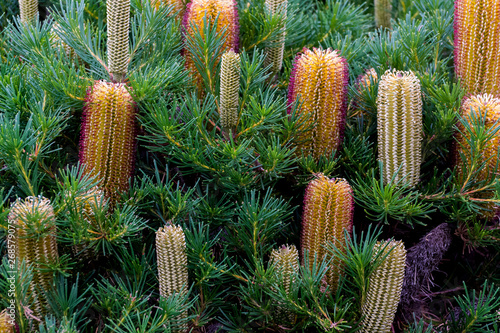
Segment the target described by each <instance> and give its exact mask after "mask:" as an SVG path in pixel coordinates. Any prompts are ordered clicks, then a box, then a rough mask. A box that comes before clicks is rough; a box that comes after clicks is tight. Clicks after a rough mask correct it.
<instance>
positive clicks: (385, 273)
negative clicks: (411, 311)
mask: <svg viewBox="0 0 500 333" xmlns="http://www.w3.org/2000/svg"><path fill="white" fill-rule="evenodd" d="M382 249H383V251H384V252H383V254H382V257H383V256H385V255H387V253H388V252H389V251H390V250H391V249H393V250H392V251H391V252H390V253H389V254H388V255H387V257H386V258H385V259H384V260H383V261H382V263H381V264H380V266H378V267H377V268H376V269H375V270H374V271H373V272H372V274H371V275H370V277H369V279H368V280H369V281H368V290H367V294H366V298H365V301H364V303H363V304H362V305H361V312H362V316H363V321H362V323H361V327H362V328H361V332H363V333H390V332H391V325H392V322H393V321H394V315H395V314H396V310H397V308H398V304H399V299H400V297H401V289H402V287H403V279H404V273H405V265H406V250H405V247H404V244H403V242H401V241H387V242H377V244H376V245H375V248H374V253H375V254H377V253H379V252H380V251H381V250H382Z"/></svg>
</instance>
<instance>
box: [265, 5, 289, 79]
mask: <svg viewBox="0 0 500 333" xmlns="http://www.w3.org/2000/svg"><path fill="white" fill-rule="evenodd" d="M265 3H266V8H267V10H268V12H269V13H270V14H272V15H279V16H280V17H281V19H282V20H283V21H286V12H287V6H288V1H287V0H266V2H265ZM285 36H286V31H285V22H283V31H282V32H281V33H280V34H279V37H278V38H277V39H276V40H273V41H272V43H273V44H278V45H276V46H273V47H266V49H265V53H266V60H265V65H266V66H268V65H271V76H270V78H271V79H273V78H274V77H275V76H276V75H277V74H278V73H279V72H280V70H281V66H282V65H283V51H284V50H285Z"/></svg>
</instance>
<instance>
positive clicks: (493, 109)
mask: <svg viewBox="0 0 500 333" xmlns="http://www.w3.org/2000/svg"><path fill="white" fill-rule="evenodd" d="M461 113H462V117H463V118H464V119H465V120H466V121H468V122H469V123H470V122H472V121H473V119H476V121H477V120H479V119H481V117H484V127H485V130H489V129H491V128H492V127H493V126H498V125H499V124H500V98H497V97H495V96H493V95H490V94H483V95H475V96H470V97H468V98H466V99H465V100H464V101H463V103H462V110H461ZM470 126H471V128H472V127H473V125H472V124H471V123H470ZM458 129H459V131H458V133H457V136H456V139H457V141H458V143H457V149H456V156H455V159H456V161H457V169H458V179H459V182H460V186H461V185H462V184H463V183H464V182H467V181H470V179H469V180H467V179H466V177H467V175H465V174H464V170H463V165H462V159H461V158H460V154H463V156H465V159H466V163H467V168H468V169H470V167H471V160H470V154H468V152H469V151H470V150H471V148H470V145H469V142H468V141H469V140H470V139H471V138H470V133H469V132H468V131H467V130H465V128H464V125H463V124H462V123H459V124H458ZM499 146H500V131H499V132H497V133H496V134H495V135H493V136H492V137H491V138H490V139H489V140H488V141H487V142H486V145H485V146H484V148H483V150H482V151H481V156H482V159H483V161H482V162H486V168H482V169H481V170H480V171H479V174H478V176H477V179H476V181H490V180H492V179H494V178H495V177H498V175H499V174H500V167H499V168H498V169H496V173H494V172H493V171H495V168H496V164H497V162H498V161H497V152H498V147H499ZM488 208H489V209H490V210H491V212H490V213H486V214H485V217H487V218H491V217H493V216H494V213H495V212H494V207H492V206H491V207H488Z"/></svg>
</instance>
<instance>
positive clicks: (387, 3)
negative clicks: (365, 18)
mask: <svg viewBox="0 0 500 333" xmlns="http://www.w3.org/2000/svg"><path fill="white" fill-rule="evenodd" d="M374 10H375V26H376V27H377V28H378V27H384V28H391V12H392V0H375V3H374Z"/></svg>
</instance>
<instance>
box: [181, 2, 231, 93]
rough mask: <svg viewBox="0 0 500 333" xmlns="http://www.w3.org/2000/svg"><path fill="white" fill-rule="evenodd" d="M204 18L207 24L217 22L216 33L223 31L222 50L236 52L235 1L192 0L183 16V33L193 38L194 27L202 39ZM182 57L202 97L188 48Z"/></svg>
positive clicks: (201, 85)
mask: <svg viewBox="0 0 500 333" xmlns="http://www.w3.org/2000/svg"><path fill="white" fill-rule="evenodd" d="M205 16H206V19H207V22H211V23H212V24H213V22H214V21H215V18H216V17H217V16H218V20H217V32H218V33H221V32H222V31H223V30H225V31H224V38H225V41H224V45H223V50H224V51H228V50H231V49H232V50H233V51H234V52H236V53H237V52H238V42H239V22H238V20H239V19H238V7H237V4H236V1H235V0H193V1H191V2H190V3H188V5H187V8H186V14H185V15H184V19H183V25H184V33H185V34H186V35H189V36H194V30H193V28H192V26H196V27H197V29H198V30H199V32H200V33H201V35H202V37H203V36H204V35H203V30H204V28H203V27H204V21H203V20H204V18H205ZM184 57H185V59H186V63H185V66H186V69H187V70H188V71H189V72H190V73H191V76H192V77H193V80H194V82H195V84H196V86H197V88H198V92H199V93H200V95H202V91H203V79H202V77H201V75H200V73H198V69H196V66H195V65H194V61H193V57H192V55H191V53H190V52H189V50H188V48H187V47H186V48H184Z"/></svg>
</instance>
